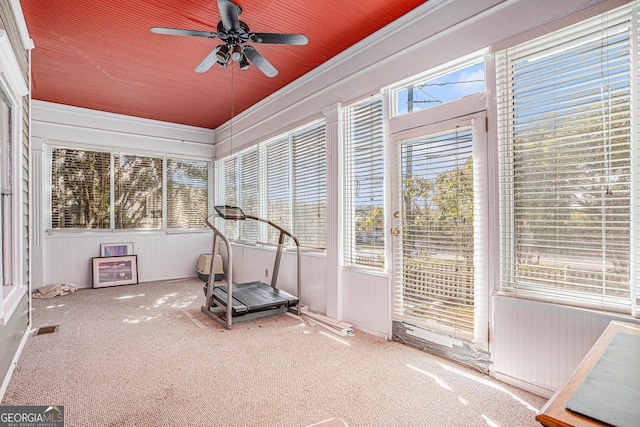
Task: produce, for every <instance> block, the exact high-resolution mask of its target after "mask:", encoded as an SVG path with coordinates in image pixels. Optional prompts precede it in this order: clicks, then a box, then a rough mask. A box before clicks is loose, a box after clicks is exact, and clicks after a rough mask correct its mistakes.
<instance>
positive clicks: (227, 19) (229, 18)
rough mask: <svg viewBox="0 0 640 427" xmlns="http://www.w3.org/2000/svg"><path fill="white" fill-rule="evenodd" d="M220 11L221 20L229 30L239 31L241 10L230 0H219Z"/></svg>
mask: <svg viewBox="0 0 640 427" xmlns="http://www.w3.org/2000/svg"><path fill="white" fill-rule="evenodd" d="M218 10H219V11H220V20H221V21H222V25H224V28H226V29H227V30H230V31H231V30H233V31H238V30H239V29H240V19H239V18H238V15H240V11H241V9H240V8H239V7H238V5H236V4H235V3H232V2H230V1H229V0H218Z"/></svg>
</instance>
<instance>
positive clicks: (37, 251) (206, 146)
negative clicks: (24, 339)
mask: <svg viewBox="0 0 640 427" xmlns="http://www.w3.org/2000/svg"><path fill="white" fill-rule="evenodd" d="M213 142H214V134H213V131H211V130H209V129H200V128H195V127H191V126H181V125H174V124H170V123H164V122H158V121H153V120H144V119H137V118H132V117H126V116H121V115H117V114H110V113H104V112H98V111H91V110H86V109H81V108H75V107H69V106H64V105H58V104H51V103H47V102H40V101H34V102H33V106H32V139H31V143H32V155H31V170H32V173H33V176H34V183H33V187H34V193H35V195H36V196H35V197H34V200H36V201H37V203H34V207H33V216H34V233H33V237H32V240H33V241H32V242H31V246H32V255H33V264H32V283H33V289H37V288H39V287H41V286H46V285H54V284H58V283H73V284H75V285H76V286H78V287H79V288H88V287H91V286H92V275H91V258H92V257H96V256H99V254H100V244H101V243H116V242H133V248H134V251H135V254H136V255H137V256H138V275H139V281H140V282H148V281H153V280H160V279H173V278H180V277H189V276H195V275H196V272H195V268H196V263H197V261H198V257H199V255H200V253H202V252H210V250H211V242H212V239H213V234H212V233H211V232H210V231H204V232H187V233H165V232H163V231H145V232H140V231H138V232H130V231H113V232H97V231H93V232H82V233H79V232H73V231H47V230H46V229H45V228H44V227H45V221H44V218H45V215H46V214H47V212H45V209H46V207H45V204H44V200H45V197H46V196H47V191H48V189H47V185H48V184H47V183H48V177H47V176H46V174H45V172H44V171H45V170H46V167H45V164H44V162H45V161H46V160H45V159H44V158H43V144H46V143H51V144H79V146H84V147H94V148H100V147H103V148H104V147H108V148H115V149H122V150H125V151H129V152H135V153H145V152H148V153H153V154H178V155H185V156H196V157H201V158H207V159H211V158H213V154H214V148H213Z"/></svg>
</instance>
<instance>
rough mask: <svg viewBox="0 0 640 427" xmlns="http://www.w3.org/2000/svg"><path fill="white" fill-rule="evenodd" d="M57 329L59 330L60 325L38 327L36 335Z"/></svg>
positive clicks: (49, 332) (50, 332)
mask: <svg viewBox="0 0 640 427" xmlns="http://www.w3.org/2000/svg"><path fill="white" fill-rule="evenodd" d="M57 330H58V325H53V326H43V327H42V328H38V330H37V331H36V335H43V334H52V333H54V332H56V331H57Z"/></svg>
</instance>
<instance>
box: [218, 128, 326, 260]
mask: <svg viewBox="0 0 640 427" xmlns="http://www.w3.org/2000/svg"><path fill="white" fill-rule="evenodd" d="M325 127H326V126H325V122H324V120H322V121H318V122H314V123H311V124H309V125H307V126H304V127H302V128H299V129H297V130H294V131H291V132H288V133H286V134H283V135H280V136H278V137H276V138H273V139H270V140H268V141H265V142H262V143H260V144H258V145H256V146H254V147H252V148H249V149H247V150H244V151H242V152H239V153H235V154H233V155H231V156H229V157H225V158H222V159H220V160H218V161H216V170H217V172H216V178H217V185H216V199H215V200H216V204H218V205H220V204H227V205H231V206H239V207H240V208H242V209H243V210H244V212H245V213H247V214H250V215H255V216H258V217H260V218H267V219H269V220H270V221H272V222H274V223H275V224H277V225H279V226H281V227H283V228H284V229H285V230H288V231H290V232H291V233H292V234H293V235H295V236H296V237H297V238H298V240H299V241H300V244H301V246H305V247H311V248H323V249H324V248H325V246H326V203H327V202H326V199H327V166H326V137H325ZM217 221H218V222H217V226H218V227H220V229H221V230H224V233H225V234H226V235H227V237H228V238H229V239H241V240H250V241H256V240H257V241H260V242H261V243H267V242H268V243H277V238H278V233H277V232H275V231H273V230H270V231H269V233H270V234H268V235H267V234H266V232H265V231H264V230H266V229H267V228H265V227H262V224H257V226H256V225H254V226H251V225H249V222H247V223H246V224H237V222H238V221H225V222H223V221H222V220H220V219H219V218H218V219H217ZM265 241H266V242H265Z"/></svg>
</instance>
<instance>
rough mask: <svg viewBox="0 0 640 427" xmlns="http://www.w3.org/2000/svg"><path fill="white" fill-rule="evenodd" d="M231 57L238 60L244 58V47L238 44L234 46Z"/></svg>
mask: <svg viewBox="0 0 640 427" xmlns="http://www.w3.org/2000/svg"><path fill="white" fill-rule="evenodd" d="M231 59H233V60H234V61H236V62H240V61H241V60H242V59H244V54H243V53H242V47H240V45H237V44H236V45H234V46H233V49H232V50H231Z"/></svg>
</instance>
